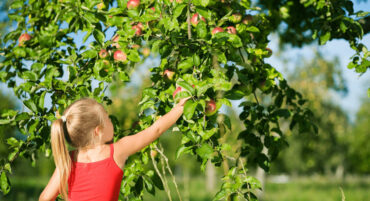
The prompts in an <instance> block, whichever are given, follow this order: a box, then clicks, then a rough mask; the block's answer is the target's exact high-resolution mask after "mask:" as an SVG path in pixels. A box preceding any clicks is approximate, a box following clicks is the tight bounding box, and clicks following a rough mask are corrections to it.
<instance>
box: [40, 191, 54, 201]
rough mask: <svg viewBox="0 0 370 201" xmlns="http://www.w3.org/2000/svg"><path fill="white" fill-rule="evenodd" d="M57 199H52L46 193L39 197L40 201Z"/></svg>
mask: <svg viewBox="0 0 370 201" xmlns="http://www.w3.org/2000/svg"><path fill="white" fill-rule="evenodd" d="M54 200H55V199H53V198H52V197H50V196H48V195H45V193H44V192H42V193H41V195H40V197H39V201H54Z"/></svg>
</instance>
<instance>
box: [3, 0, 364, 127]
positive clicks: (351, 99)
mask: <svg viewBox="0 0 370 201" xmlns="http://www.w3.org/2000/svg"><path fill="white" fill-rule="evenodd" d="M354 10H355V12H356V11H359V10H363V11H370V3H369V2H357V1H355V2H354ZM113 31H114V30H113V29H111V30H110V31H108V33H107V36H106V38H107V39H110V38H111V37H112V35H113ZM71 36H72V37H73V38H74V39H75V42H76V44H77V46H79V45H81V44H82V38H83V36H84V33H82V32H79V33H77V34H71ZM269 39H270V44H269V47H270V48H271V49H272V50H273V51H274V50H275V51H277V49H278V48H277V38H276V37H274V36H273V35H271V36H270V37H269ZM92 40H93V38H89V39H88V40H87V41H86V43H85V45H88V44H89V43H90V42H91V41H92ZM362 43H364V44H365V45H366V46H367V47H368V48H370V34H367V35H366V36H365V37H364V38H363V39H362ZM313 47H317V48H318V50H320V51H321V52H323V53H325V55H326V56H327V59H328V60H333V58H334V57H336V56H337V57H338V58H339V61H340V66H341V69H342V70H343V75H344V78H345V79H346V81H347V86H348V94H347V96H344V97H342V96H339V95H336V94H333V101H334V102H337V103H338V104H339V105H340V106H341V107H342V108H343V109H344V110H345V111H346V112H347V113H348V115H349V117H350V119H351V120H352V121H353V120H354V117H355V114H356V112H357V110H358V109H359V106H360V105H361V98H364V97H366V93H367V88H368V87H370V73H369V72H367V73H365V74H364V75H362V76H361V77H360V76H359V74H358V73H355V72H354V70H353V69H352V70H350V69H348V68H347V67H346V66H347V64H348V63H349V61H350V57H351V56H352V55H353V54H354V53H355V52H354V50H352V49H351V48H350V47H349V45H348V43H347V42H346V41H344V40H332V41H329V42H327V44H326V45H325V46H317V43H315V44H313V45H310V46H305V47H304V48H301V49H298V48H289V49H287V51H285V52H284V54H285V55H283V57H285V58H296V57H297V56H298V55H304V56H305V58H306V59H309V58H312V56H313V54H312V48H313ZM150 58H152V59H147V61H145V62H144V63H143V64H142V65H140V66H139V67H138V69H137V72H135V73H134V74H133V76H132V78H131V80H132V82H131V83H129V84H128V86H130V85H139V84H140V82H141V77H140V76H143V75H146V76H149V68H150V67H152V66H158V65H159V59H158V58H153V57H150ZM266 61H267V62H268V63H270V64H271V65H272V66H274V67H276V68H277V70H279V71H280V72H282V74H283V75H284V68H283V63H282V61H281V58H279V57H277V55H275V54H273V56H272V57H270V58H269V59H267V60H266ZM294 65H295V60H293V59H292V60H291V61H289V63H288V67H294ZM65 70H66V68H65ZM67 77H68V73H66V74H65V75H64V77H63V78H62V79H63V80H66V79H67ZM18 82H19V80H17V83H18ZM97 83H98V82H93V87H96V86H97ZM0 88H1V91H3V93H5V94H7V95H9V96H13V97H14V95H13V91H12V90H11V89H8V88H7V86H6V85H5V84H4V83H0ZM15 99H16V98H15ZM240 102H241V101H232V104H233V108H234V109H235V110H236V111H237V113H240V112H241V109H240V108H238V107H237V106H238V105H239V103H240ZM17 104H18V105H19V106H20V107H21V102H20V101H18V103H17ZM45 106H46V107H47V108H50V107H51V99H50V96H47V97H46V101H45ZM225 107H226V106H223V107H222V108H221V112H222V111H224V110H225V109H226V108H225Z"/></svg>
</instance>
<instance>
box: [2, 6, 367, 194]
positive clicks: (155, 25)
mask: <svg viewBox="0 0 370 201" xmlns="http://www.w3.org/2000/svg"><path fill="white" fill-rule="evenodd" d="M10 9H11V10H10V14H9V18H10V19H11V20H13V21H14V22H16V24H17V26H16V28H15V29H14V30H11V31H10V32H9V33H7V34H6V35H5V36H4V37H3V38H2V41H1V44H2V45H1V49H0V53H1V61H2V62H1V64H0V70H1V71H0V79H1V81H2V82H4V83H6V84H7V86H8V87H9V88H12V89H13V90H14V94H15V96H17V97H18V98H19V100H21V101H22V102H23V104H24V106H25V107H27V108H28V110H29V111H25V112H19V111H15V110H9V111H7V112H5V113H2V114H1V117H0V124H1V125H6V124H8V125H12V126H15V127H17V128H18V129H19V130H20V132H21V133H22V134H24V135H25V136H26V140H20V139H16V138H14V137H11V138H9V139H7V144H8V145H9V147H10V149H11V150H12V152H11V153H10V154H9V156H7V157H6V160H3V161H0V174H1V182H0V183H1V191H2V193H3V194H7V193H8V192H9V191H10V190H11V182H10V179H9V177H10V175H11V174H12V162H13V161H14V160H16V159H17V158H19V157H24V158H28V159H30V161H31V162H32V161H35V160H37V154H36V152H38V151H41V152H43V153H45V154H46V155H50V154H51V146H50V124H51V122H52V121H54V120H55V119H57V118H58V116H57V113H58V114H62V113H63V111H64V109H65V108H66V107H67V106H68V105H69V104H70V103H72V102H73V101H75V100H77V99H79V98H82V97H86V96H89V97H93V98H95V99H96V100H97V101H98V102H100V103H102V104H106V105H110V104H112V100H111V99H110V98H109V97H108V96H106V95H105V94H104V91H105V85H106V84H109V83H111V82H112V81H114V80H121V81H124V82H129V81H130V77H131V74H132V72H133V70H134V69H135V68H136V67H137V65H138V64H139V63H140V62H142V60H144V59H148V58H149V59H150V58H151V57H150V55H153V56H155V55H157V56H159V57H160V65H159V66H153V67H152V68H151V69H150V72H151V74H150V79H151V81H152V86H150V87H148V88H146V89H145V90H144V91H143V93H142V97H141V101H140V105H139V107H140V113H139V114H138V115H139V119H140V121H139V122H137V123H136V124H135V125H134V126H133V127H132V128H131V129H130V130H122V129H121V128H120V127H119V126H118V125H119V122H118V120H117V118H115V117H114V116H112V117H111V118H112V122H113V124H114V131H115V140H117V139H118V138H121V137H123V136H126V135H132V134H135V133H137V132H139V131H141V130H143V129H145V128H147V127H149V126H150V125H152V124H153V123H154V122H155V121H156V119H157V118H158V117H159V116H162V115H164V114H166V113H167V112H169V111H170V110H171V108H172V107H173V106H174V105H175V104H176V102H177V101H178V100H179V99H180V98H184V97H189V96H191V98H190V99H189V100H188V101H187V102H186V104H185V106H184V114H183V115H182V117H180V119H179V120H178V121H177V122H176V126H175V127H174V129H173V130H177V131H180V133H181V145H180V146H179V147H178V148H177V151H176V158H178V157H180V156H181V155H183V154H188V155H192V156H193V157H195V158H196V159H197V161H198V162H199V163H198V164H196V165H198V166H199V167H200V169H201V170H202V171H204V169H205V165H206V163H207V162H208V161H211V163H213V164H214V165H215V166H216V167H220V166H225V165H226V164H227V165H226V166H227V171H226V172H225V174H224V177H223V178H219V179H220V180H222V182H223V183H222V185H221V187H220V189H219V191H218V193H217V194H215V195H214V200H256V199H257V198H256V196H255V194H254V192H255V190H256V189H259V188H261V187H260V183H259V181H258V180H257V179H255V178H254V177H252V176H251V175H249V174H248V170H247V169H246V168H245V166H246V163H248V164H255V165H257V166H259V167H261V168H263V169H264V170H265V171H269V167H270V164H271V162H272V161H273V160H274V159H275V158H276V157H277V155H278V154H279V151H281V150H282V149H283V148H284V147H286V146H287V142H286V141H285V136H284V133H283V132H282V129H281V120H282V119H284V120H285V121H288V122H289V129H291V130H292V129H299V131H300V132H316V133H317V127H316V125H314V124H312V123H311V120H312V118H313V115H314V114H313V113H312V112H311V111H310V110H309V109H308V108H307V107H306V104H305V102H306V100H305V98H304V97H302V95H301V94H300V93H299V92H297V91H295V90H294V89H293V88H291V87H290V86H289V83H288V82H287V81H286V80H285V78H284V76H283V75H282V74H281V73H280V72H278V71H277V70H276V68H275V67H274V66H272V65H270V64H268V63H267V62H266V61H265V59H266V58H268V57H270V56H271V55H272V54H274V50H272V49H271V48H269V47H268V43H269V42H270V41H269V39H268V36H269V35H270V34H272V33H274V32H277V33H278V34H279V37H280V38H281V40H282V42H283V43H285V44H291V45H293V46H299V47H301V46H303V45H305V44H309V43H312V42H318V43H319V44H320V45H325V44H326V42H327V41H329V40H332V39H344V40H346V41H347V42H348V43H349V45H350V47H351V48H352V49H353V50H355V54H354V55H348V57H349V58H351V62H350V63H349V64H348V68H351V69H352V68H353V69H355V71H356V72H357V73H365V72H366V71H367V69H368V68H369V66H370V65H369V63H370V62H369V52H368V50H367V47H366V46H365V45H364V44H362V43H360V42H359V40H360V39H361V38H362V36H363V35H364V32H365V33H366V31H367V32H368V31H369V30H368V29H364V28H363V27H364V26H365V24H366V20H368V17H366V16H367V15H368V13H366V12H357V13H354V12H353V4H352V2H351V1H349V0H342V1H334V0H327V1H323V0H319V1H293V0H287V1H281V0H276V1H263V0H260V1H257V2H255V3H253V4H252V2H251V1H249V0H240V1H235V0H176V1H173V0H161V1H159V0H158V1H157V0H128V1H127V0H117V1H112V0H107V1H101V0H85V1H84V0H52V1H46V0H37V1H36V0H29V1H27V2H26V1H22V0H16V1H13V3H12V4H11V7H10ZM281 23H285V25H286V27H287V28H286V29H279V30H278V26H279V25H280V24H281ZM112 31H113V32H114V34H113V35H110V34H108V32H112ZM72 33H75V34H76V33H78V34H82V33H83V39H82V40H83V42H84V43H85V42H86V41H88V39H92V40H89V41H91V42H90V43H89V44H87V45H81V46H77V45H76V42H75V41H74V40H73V38H71V36H70V34H72ZM26 62H27V63H26ZM65 74H68V78H67V80H62V79H61V78H62V77H63V75H65ZM16 79H17V80H22V82H17V81H16ZM92 80H96V81H98V82H99V85H98V87H96V88H92V85H91V82H92ZM261 96H263V97H268V98H269V100H270V101H268V102H262V101H261V99H260V98H259V97H261ZM46 97H50V99H51V104H52V107H51V108H46V107H45V104H44V101H45V98H46ZM230 100H239V101H241V103H240V104H239V107H241V108H242V110H243V111H242V112H241V113H240V115H239V118H240V120H241V121H242V122H243V124H244V127H245V130H244V131H242V132H240V133H232V135H237V136H238V139H240V140H241V141H242V144H243V146H242V147H241V148H240V150H238V153H239V157H238V158H231V159H230V157H229V156H227V154H226V149H227V146H225V145H224V144H222V143H220V141H219V139H220V138H222V137H223V136H224V135H225V133H226V131H227V130H231V128H232V126H233V125H231V123H230V118H229V117H228V116H227V115H225V114H222V113H220V108H221V106H222V105H224V106H226V107H231V106H232V105H231V102H230ZM147 110H152V111H155V112H154V113H153V114H151V115H146V113H145V112H146V111H147ZM159 144H160V139H158V140H156V141H155V142H153V143H152V144H151V145H150V146H148V147H146V148H144V149H143V150H141V151H140V152H138V153H137V154H135V156H134V160H129V161H128V163H126V165H125V172H124V178H123V180H124V182H122V187H121V199H122V200H126V199H125V198H127V200H142V195H143V192H144V191H147V192H149V193H151V194H153V195H154V194H155V190H165V191H169V189H168V187H167V186H166V185H167V184H166V182H164V179H163V176H164V175H161V173H160V172H159V171H157V168H156V169H155V170H152V169H148V168H146V167H145V165H146V164H148V163H149V162H150V160H151V162H152V163H153V164H154V165H155V164H156V163H157V159H156V158H165V159H167V158H166V156H165V155H164V154H163V153H162V151H161V150H160V149H159V148H158V147H159ZM263 148H266V149H267V150H268V151H267V152H266V153H263V152H262V149H263ZM171 175H172V173H171ZM169 199H170V200H171V198H169ZM180 199H181V198H180Z"/></svg>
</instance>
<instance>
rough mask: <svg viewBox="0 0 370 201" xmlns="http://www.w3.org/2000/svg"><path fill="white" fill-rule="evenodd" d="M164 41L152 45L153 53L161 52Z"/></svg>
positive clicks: (157, 41)
mask: <svg viewBox="0 0 370 201" xmlns="http://www.w3.org/2000/svg"><path fill="white" fill-rule="evenodd" d="M162 42H163V41H162V40H156V41H155V42H154V43H153V45H152V52H155V53H157V52H158V51H159V48H160V47H161V43H162Z"/></svg>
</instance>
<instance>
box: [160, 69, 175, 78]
mask: <svg viewBox="0 0 370 201" xmlns="http://www.w3.org/2000/svg"><path fill="white" fill-rule="evenodd" d="M174 75H175V72H173V71H171V70H169V69H166V70H165V71H164V72H163V76H164V77H165V78H166V79H168V80H173V76H174Z"/></svg>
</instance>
